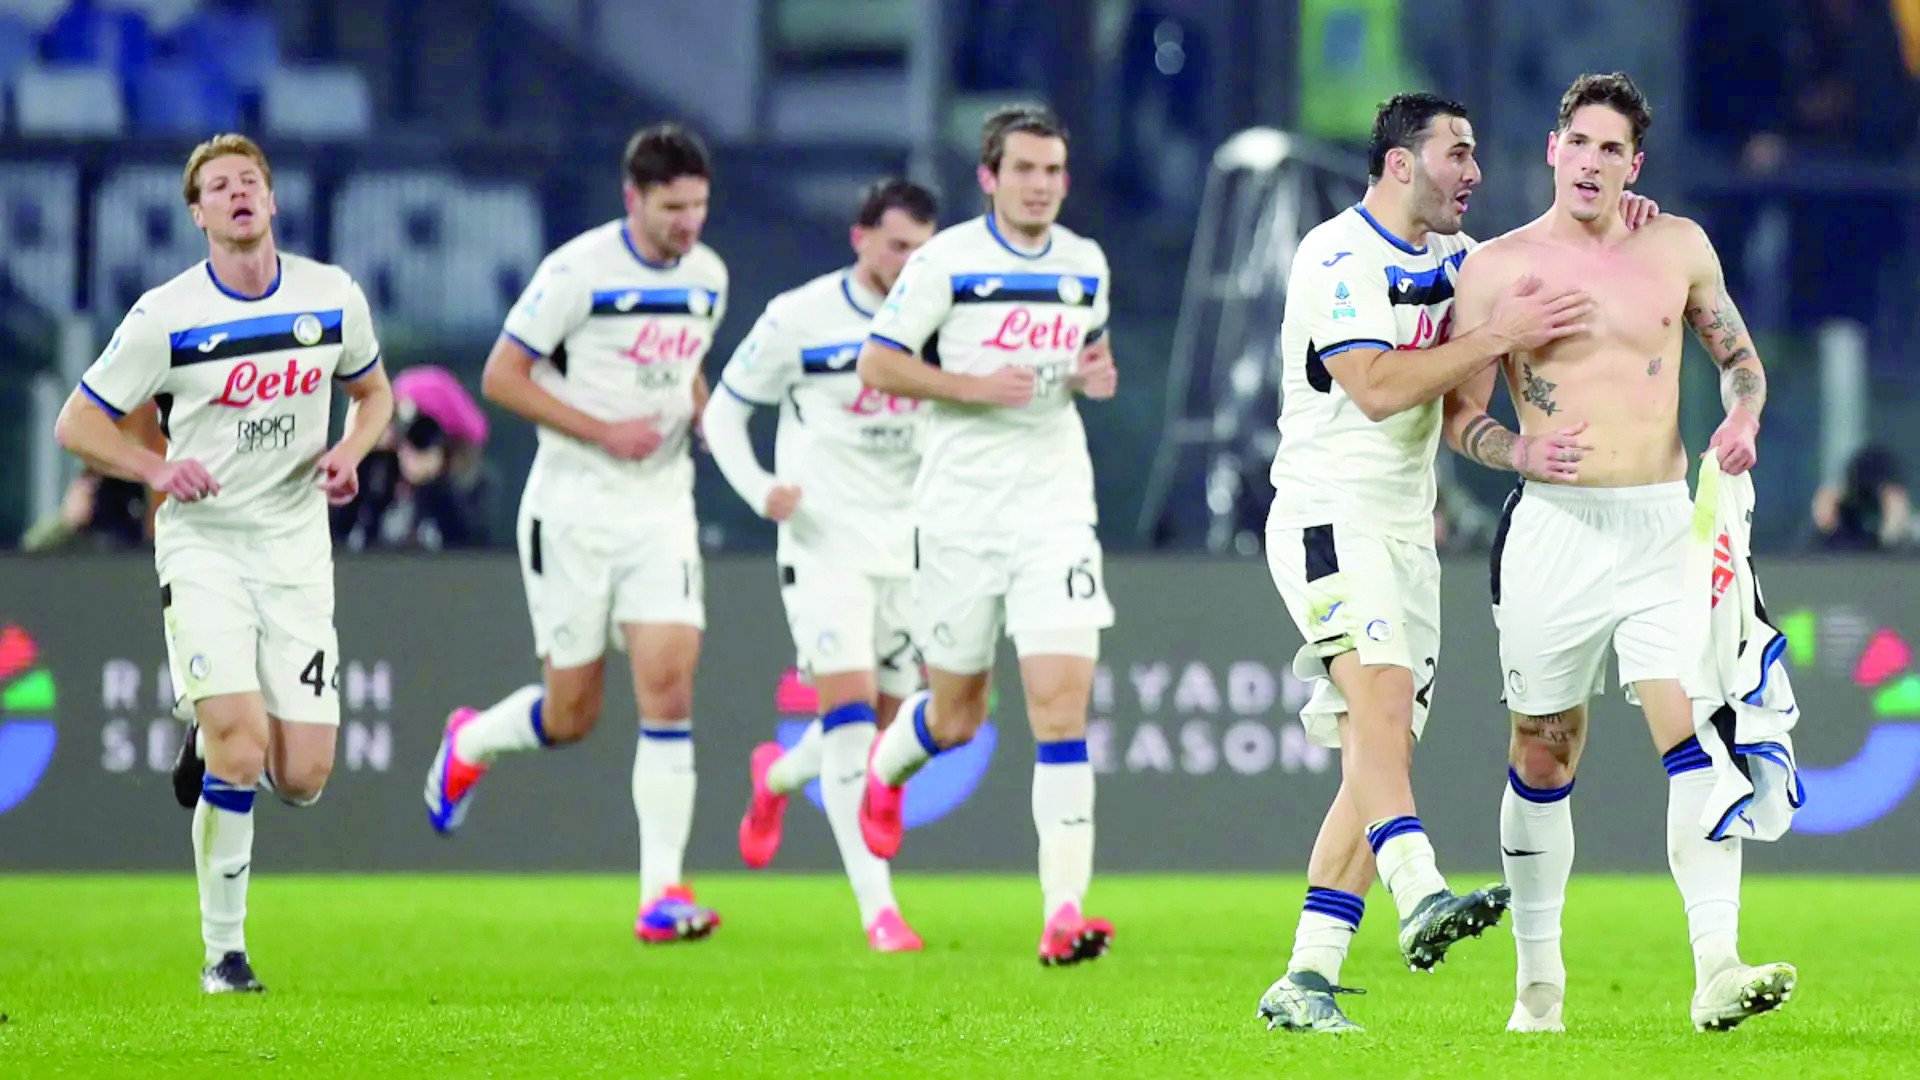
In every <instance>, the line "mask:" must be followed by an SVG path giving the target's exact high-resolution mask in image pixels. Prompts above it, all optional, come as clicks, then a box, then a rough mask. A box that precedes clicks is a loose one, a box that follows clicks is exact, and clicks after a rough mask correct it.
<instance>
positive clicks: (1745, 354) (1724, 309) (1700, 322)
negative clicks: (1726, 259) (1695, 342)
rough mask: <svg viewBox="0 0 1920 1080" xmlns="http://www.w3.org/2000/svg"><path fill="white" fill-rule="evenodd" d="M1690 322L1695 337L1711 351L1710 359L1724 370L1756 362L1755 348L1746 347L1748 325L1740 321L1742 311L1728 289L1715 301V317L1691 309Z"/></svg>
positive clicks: (1723, 290)
mask: <svg viewBox="0 0 1920 1080" xmlns="http://www.w3.org/2000/svg"><path fill="white" fill-rule="evenodd" d="M1687 321H1688V322H1691V323H1692V324H1693V333H1694V336H1695V337H1697V338H1699V339H1700V344H1701V345H1702V346H1704V347H1705V348H1706V350H1707V355H1708V356H1711V357H1713V359H1714V362H1715V363H1717V364H1719V365H1720V366H1721V367H1722V368H1730V367H1732V366H1733V365H1735V364H1738V363H1739V362H1741V361H1742V360H1750V359H1752V358H1753V348H1752V346H1750V345H1748V344H1745V342H1747V341H1748V340H1749V339H1748V337H1747V324H1746V322H1745V321H1744V320H1742V319H1741V318H1740V309H1739V308H1737V307H1735V306H1734V304H1733V297H1731V296H1728V295H1727V286H1726V284H1725V283H1724V282H1722V283H1721V285H1720V294H1719V298H1718V299H1717V300H1715V301H1714V305H1713V313H1712V315H1711V316H1709V315H1708V313H1707V311H1706V310H1705V309H1704V308H1699V307H1690V308H1688V309H1687Z"/></svg>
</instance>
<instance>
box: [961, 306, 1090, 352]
mask: <svg viewBox="0 0 1920 1080" xmlns="http://www.w3.org/2000/svg"><path fill="white" fill-rule="evenodd" d="M1084 333H1085V331H1084V330H1083V329H1082V327H1081V326H1080V324H1079V322H1077V321H1075V320H1072V319H1069V318H1067V316H1066V314H1065V313H1064V312H1055V313H1054V314H1053V315H1052V316H1051V317H1049V318H1038V319H1037V318H1035V317H1034V314H1033V311H1032V310H1031V309H1030V308H1027V307H1024V306H1022V307H1017V308H1014V309H1013V310H1012V311H1009V312H1007V314H1006V317H1005V318H1002V319H1001V320H1000V328H999V329H998V330H996V331H994V334H993V336H992V337H990V338H988V339H987V340H985V341H983V342H981V343H980V344H982V345H984V346H986V347H987V348H989V349H998V350H1000V351H1001V352H1027V351H1039V352H1072V351H1077V350H1078V349H1079V348H1080V339H1081V338H1082V336H1083V335H1084Z"/></svg>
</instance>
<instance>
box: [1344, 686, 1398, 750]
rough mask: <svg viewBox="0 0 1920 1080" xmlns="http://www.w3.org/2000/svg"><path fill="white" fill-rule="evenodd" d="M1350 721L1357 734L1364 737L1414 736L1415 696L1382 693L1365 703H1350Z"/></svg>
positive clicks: (1348, 709)
mask: <svg viewBox="0 0 1920 1080" xmlns="http://www.w3.org/2000/svg"><path fill="white" fill-rule="evenodd" d="M1347 716H1348V723H1350V724H1351V725H1352V726H1353V730H1354V732H1355V733H1356V734H1358V735H1360V736H1361V737H1363V738H1390V739H1394V740H1399V739H1407V740H1411V739H1412V737H1413V698H1412V697H1411V696H1408V697H1406V698H1404V699H1402V698H1399V697H1394V696H1391V695H1381V696H1378V697H1376V698H1374V699H1373V700H1370V701H1367V702H1365V703H1364V704H1359V703H1351V702H1350V703H1349V704H1348V706H1347Z"/></svg>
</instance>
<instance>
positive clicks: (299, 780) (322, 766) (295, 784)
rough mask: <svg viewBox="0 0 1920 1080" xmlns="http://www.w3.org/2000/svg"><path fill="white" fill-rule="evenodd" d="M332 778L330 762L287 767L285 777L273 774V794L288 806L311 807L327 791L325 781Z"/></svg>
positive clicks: (312, 762) (331, 763)
mask: <svg viewBox="0 0 1920 1080" xmlns="http://www.w3.org/2000/svg"><path fill="white" fill-rule="evenodd" d="M332 776H333V762H332V761H331V760H328V761H310V762H301V763H299V764H297V765H289V766H288V767H287V774H286V775H285V776H282V775H280V774H279V773H275V774H274V777H273V790H274V794H276V795H278V796H279V797H280V801H281V802H283V803H286V804H287V805H289V806H312V805H313V804H314V803H317V802H319V801H320V796H321V795H322V794H323V793H325V791H326V790H327V780H328V779H329V778H330V777H332Z"/></svg>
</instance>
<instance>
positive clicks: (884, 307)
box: [868, 249, 953, 354]
mask: <svg viewBox="0 0 1920 1080" xmlns="http://www.w3.org/2000/svg"><path fill="white" fill-rule="evenodd" d="M952 310H953V281H952V279H951V278H950V277H949V276H948V274H947V273H946V272H945V270H944V269H943V268H942V267H941V266H939V265H937V264H936V263H935V262H934V260H933V259H932V258H931V257H930V256H929V255H928V253H927V251H926V250H925V249H922V250H921V251H919V252H918V253H916V254H915V255H914V256H913V258H911V259H908V260H907V265H906V268H905V269H903V270H901V271H900V277H899V279H898V280H896V281H895V282H894V283H893V291H892V292H889V293H888V294H887V299H886V302H885V303H883V304H881V305H880V310H879V312H878V313H876V314H875V315H874V317H873V326H872V328H871V329H870V330H869V331H868V335H869V336H870V337H871V338H872V339H873V340H875V341H878V342H880V343H881V344H882V345H891V346H892V347H894V348H896V349H900V350H902V351H903V352H910V353H916V354H918V353H920V352H921V351H922V350H923V349H924V348H925V347H926V344H927V340H928V339H929V338H931V337H933V335H934V334H935V333H936V332H937V331H938V330H939V329H940V325H941V324H942V323H944V322H946V320H947V315H948V313H950V312H951V311H952Z"/></svg>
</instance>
